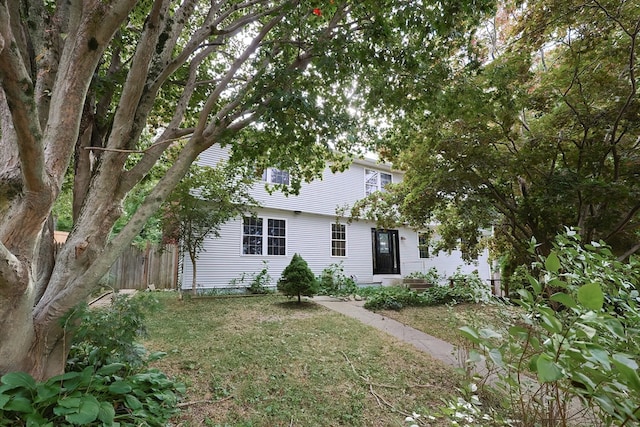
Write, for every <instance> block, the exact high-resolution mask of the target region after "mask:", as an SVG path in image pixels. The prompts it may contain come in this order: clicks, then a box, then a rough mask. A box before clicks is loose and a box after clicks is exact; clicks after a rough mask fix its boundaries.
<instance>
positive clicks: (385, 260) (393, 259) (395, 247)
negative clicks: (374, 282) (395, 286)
mask: <svg viewBox="0 0 640 427" xmlns="http://www.w3.org/2000/svg"><path fill="white" fill-rule="evenodd" d="M371 246H372V249H373V274H400V246H399V239H398V230H383V229H379V228H372V229H371Z"/></svg>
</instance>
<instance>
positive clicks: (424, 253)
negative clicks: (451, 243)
mask: <svg viewBox="0 0 640 427" xmlns="http://www.w3.org/2000/svg"><path fill="white" fill-rule="evenodd" d="M418 251H419V253H420V258H429V233H428V232H426V231H419V232H418Z"/></svg>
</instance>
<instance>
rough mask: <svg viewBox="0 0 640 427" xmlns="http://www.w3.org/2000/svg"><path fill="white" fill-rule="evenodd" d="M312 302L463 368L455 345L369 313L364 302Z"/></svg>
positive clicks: (328, 299)
mask: <svg viewBox="0 0 640 427" xmlns="http://www.w3.org/2000/svg"><path fill="white" fill-rule="evenodd" d="M312 301H314V302H316V303H317V304H320V305H322V306H324V307H327V308H328V309H330V310H333V311H336V312H338V313H341V314H344V315H345V316H348V317H352V318H354V319H357V320H359V321H361V322H362V323H364V324H365V325H369V326H373V327H374V328H376V329H380V330H381V331H383V332H386V333H388V334H389V335H393V336H394V337H396V338H398V339H400V340H402V341H405V342H407V343H409V344H412V345H413V346H414V347H416V348H417V349H418V350H421V351H424V352H425V353H429V354H430V355H431V356H433V357H434V358H435V359H438V360H441V361H442V362H444V363H445V364H447V365H451V366H454V367H456V368H458V367H461V366H462V363H461V362H460V361H459V360H458V357H457V351H456V350H455V348H454V347H453V345H451V344H449V343H448V342H446V341H442V340H441V339H439V338H436V337H433V336H431V335H428V334H425V333H424V332H421V331H419V330H417V329H414V328H412V327H411V326H407V325H405V324H403V323H400V322H398V321H396V320H393V319H390V318H388V317H384V316H382V315H380V314H377V313H374V312H372V311H369V310H367V309H366V308H364V307H363V306H364V301H344V300H341V299H337V298H332V297H325V296H316V297H313V299H312Z"/></svg>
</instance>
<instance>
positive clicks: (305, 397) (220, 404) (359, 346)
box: [145, 293, 460, 427]
mask: <svg viewBox="0 0 640 427" xmlns="http://www.w3.org/2000/svg"><path fill="white" fill-rule="evenodd" d="M159 299H160V302H161V304H160V309H159V310H155V311H154V312H153V313H151V314H149V316H148V320H147V324H148V328H149V334H150V337H149V339H147V340H146V342H145V345H146V347H147V348H148V349H149V350H152V351H155V350H162V351H166V352H167V353H168V354H167V356H166V357H165V358H164V359H162V360H160V361H159V362H156V366H157V367H159V368H160V369H162V370H164V371H165V372H166V373H167V374H169V375H172V376H175V377H177V378H178V379H180V380H181V381H183V382H184V383H185V384H186V385H187V395H186V396H185V397H184V401H185V402H190V404H187V405H185V406H184V407H183V411H182V413H181V415H180V416H179V417H177V418H176V419H175V420H174V423H175V424H180V425H182V426H385V427H386V426H406V425H407V424H406V423H405V422H404V418H405V416H406V415H407V414H410V413H411V412H412V411H416V412H419V413H420V412H422V413H424V412H425V411H424V410H425V409H426V408H435V407H436V406H440V405H441V402H442V401H441V399H442V398H444V397H447V396H451V395H453V394H455V389H456V387H458V385H459V383H458V381H459V380H460V376H459V375H458V374H457V373H456V372H455V371H454V370H453V369H452V368H449V367H446V366H445V365H443V364H442V363H440V362H438V361H436V360H434V359H432V358H431V357H430V356H429V355H427V354H424V353H422V352H419V351H418V350H416V349H415V348H414V347H412V346H411V345H409V344H406V343H403V342H401V341H399V340H397V339H395V338H393V337H390V336H388V335H386V334H384V333H383V332H380V331H378V330H376V329H374V328H372V327H369V326H365V325H363V324H361V323H360V322H358V321H356V320H353V319H350V318H347V317H345V316H343V315H340V314H337V313H334V312H332V311H330V310H328V309H326V308H324V307H321V306H319V305H316V304H314V303H310V302H307V303H304V304H302V306H298V304H296V303H294V302H291V301H290V300H288V299H286V298H284V297H278V296H264V297H252V298H216V299H195V300H189V299H186V300H184V301H180V300H178V299H177V297H176V295H175V294H173V293H166V294H159Z"/></svg>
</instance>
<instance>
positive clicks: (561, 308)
mask: <svg viewBox="0 0 640 427" xmlns="http://www.w3.org/2000/svg"><path fill="white" fill-rule="evenodd" d="M534 247H535V242H532V245H531V252H532V253H533V251H534ZM533 267H534V268H533V271H535V272H536V273H535V274H530V275H529V276H528V281H529V286H528V287H526V288H520V289H518V293H519V297H520V299H519V300H517V301H516V302H517V303H518V304H519V305H520V306H521V307H522V309H523V314H522V316H521V318H520V319H518V320H517V321H516V322H515V324H514V325H513V326H511V327H510V328H509V329H508V330H507V332H505V333H500V332H497V331H492V330H489V329H486V328H485V329H474V328H470V327H464V328H462V332H463V334H464V335H465V336H466V337H467V338H468V339H469V340H470V341H471V343H472V345H473V347H474V349H473V350H471V354H470V360H485V361H486V363H487V364H488V365H489V367H490V368H492V369H493V370H494V371H495V373H496V376H497V378H498V380H496V381H494V384H495V385H496V386H497V387H498V388H500V389H502V390H505V391H506V392H507V397H508V398H507V399H505V400H504V403H505V404H508V406H509V407H510V408H511V409H512V410H513V412H514V417H516V418H519V425H523V426H533V425H558V426H565V425H568V424H569V418H570V417H571V415H572V411H574V410H575V409H576V408H572V407H571V402H574V401H575V400H576V398H578V399H579V400H580V401H581V402H582V405H584V406H585V407H587V408H591V409H592V413H593V415H594V416H596V417H598V418H599V423H598V422H591V423H590V424H589V425H594V426H595V425H602V426H609V425H625V426H632V425H633V426H637V425H639V423H640V375H639V372H640V370H639V368H638V366H639V363H640V292H639V291H640V262H639V260H638V259H633V258H632V259H631V260H630V261H629V262H628V263H622V262H620V261H619V260H617V259H616V257H615V256H614V255H613V254H612V252H611V250H610V248H608V247H607V246H606V245H604V243H602V242H600V243H594V242H592V243H590V244H582V243H581V241H580V236H578V235H577V234H576V233H575V232H573V231H568V232H567V233H566V234H565V235H561V236H558V237H557V239H556V243H555V245H554V248H553V250H552V251H551V252H550V253H549V255H548V256H541V257H539V261H538V262H536V263H535V264H534V266H533ZM531 374H533V376H535V377H536V380H537V381H532V380H531V379H530V378H529V377H528V376H529V375H531ZM532 396H533V397H534V398H532ZM578 409H580V408H578Z"/></svg>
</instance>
